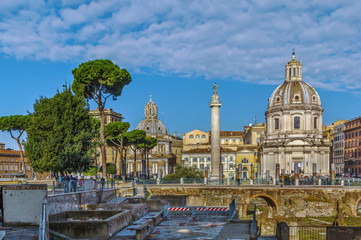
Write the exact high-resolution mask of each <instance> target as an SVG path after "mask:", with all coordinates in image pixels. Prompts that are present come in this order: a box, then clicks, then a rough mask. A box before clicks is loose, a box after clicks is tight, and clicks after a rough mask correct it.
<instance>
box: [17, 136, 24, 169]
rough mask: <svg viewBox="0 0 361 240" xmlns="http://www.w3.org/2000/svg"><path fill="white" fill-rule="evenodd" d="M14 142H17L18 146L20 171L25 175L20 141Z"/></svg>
mask: <svg viewBox="0 0 361 240" xmlns="http://www.w3.org/2000/svg"><path fill="white" fill-rule="evenodd" d="M16 141H17V142H18V146H19V150H20V171H22V172H24V173H26V168H25V163H24V153H23V148H22V147H21V143H20V139H19V138H16Z"/></svg>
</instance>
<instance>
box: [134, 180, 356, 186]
mask: <svg viewBox="0 0 361 240" xmlns="http://www.w3.org/2000/svg"><path fill="white" fill-rule="evenodd" d="M136 182H137V184H162V185H167V184H169V185H171V184H187V185H189V184H194V185H197V184H198V185H225V186H227V185H228V186H242V185H271V186H272V185H273V186H277V185H279V186H296V180H295V179H285V180H283V181H282V180H281V179H280V180H279V181H277V184H276V181H275V180H274V179H272V178H255V179H254V180H251V179H240V180H239V181H237V180H233V179H232V180H231V179H223V181H222V183H220V182H219V181H218V180H210V179H205V178H183V179H166V178H158V179H154V178H151V179H142V178H137V179H136ZM320 183H321V185H322V186H341V185H342V183H343V184H344V186H345V187H348V186H350V187H351V186H361V178H335V180H334V181H332V180H331V178H320V179H319V178H317V179H316V180H315V181H314V180H312V178H300V179H299V180H298V186H319V184H320Z"/></svg>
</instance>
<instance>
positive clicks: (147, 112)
mask: <svg viewBox="0 0 361 240" xmlns="http://www.w3.org/2000/svg"><path fill="white" fill-rule="evenodd" d="M144 116H145V118H147V119H156V118H157V117H158V107H157V105H155V103H154V102H153V100H152V94H150V98H149V101H148V103H147V105H145V107H144Z"/></svg>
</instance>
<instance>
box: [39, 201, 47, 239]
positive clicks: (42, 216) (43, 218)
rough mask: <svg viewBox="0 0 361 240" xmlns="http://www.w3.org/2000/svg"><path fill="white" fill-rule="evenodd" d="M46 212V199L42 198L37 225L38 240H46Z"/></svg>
mask: <svg viewBox="0 0 361 240" xmlns="http://www.w3.org/2000/svg"><path fill="white" fill-rule="evenodd" d="M46 220H47V211H46V198H44V200H43V203H42V205H41V214H40V223H39V238H38V239H39V240H46V239H48V237H47V221H46Z"/></svg>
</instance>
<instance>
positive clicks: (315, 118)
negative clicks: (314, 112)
mask: <svg viewBox="0 0 361 240" xmlns="http://www.w3.org/2000/svg"><path fill="white" fill-rule="evenodd" d="M313 128H314V129H316V128H317V117H314V118H313Z"/></svg>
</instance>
